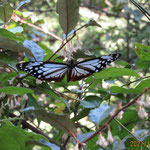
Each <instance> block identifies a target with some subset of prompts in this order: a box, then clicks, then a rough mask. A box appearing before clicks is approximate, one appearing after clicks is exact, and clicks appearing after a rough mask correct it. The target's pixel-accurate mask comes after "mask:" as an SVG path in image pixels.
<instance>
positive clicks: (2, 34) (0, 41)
mask: <svg viewBox="0 0 150 150" xmlns="http://www.w3.org/2000/svg"><path fill="white" fill-rule="evenodd" d="M22 42H23V40H22V39H20V38H18V37H16V35H15V34H13V33H12V32H10V31H8V30H5V29H0V47H1V48H3V49H4V50H12V51H15V52H25V53H27V54H29V55H31V56H33V54H32V52H31V51H30V50H29V49H27V48H25V47H24V46H23V45H22Z"/></svg>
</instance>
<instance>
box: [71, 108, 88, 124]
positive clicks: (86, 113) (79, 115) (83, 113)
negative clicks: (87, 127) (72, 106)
mask: <svg viewBox="0 0 150 150" xmlns="http://www.w3.org/2000/svg"><path fill="white" fill-rule="evenodd" d="M89 112H90V109H88V108H85V109H83V110H82V111H81V112H80V113H79V114H78V115H77V116H75V117H74V118H73V119H72V120H73V121H74V122H75V121H78V120H80V119H82V118H84V117H86V116H87V115H88V114H89Z"/></svg>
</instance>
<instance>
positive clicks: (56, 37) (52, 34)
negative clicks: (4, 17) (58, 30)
mask: <svg viewBox="0 0 150 150" xmlns="http://www.w3.org/2000/svg"><path fill="white" fill-rule="evenodd" d="M11 19H12V20H13V21H15V22H17V21H19V22H21V23H23V24H27V25H28V26H30V27H33V28H35V29H37V30H40V31H42V32H44V33H45V34H48V35H50V36H52V37H53V38H55V39H57V40H60V41H62V39H61V38H60V37H58V36H57V35H55V34H54V33H52V32H50V31H47V32H45V31H44V30H43V29H42V28H40V27H38V26H36V25H34V24H32V23H28V22H26V21H24V20H23V19H21V17H19V16H17V15H16V14H13V15H12V17H11Z"/></svg>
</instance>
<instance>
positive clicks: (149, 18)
mask: <svg viewBox="0 0 150 150" xmlns="http://www.w3.org/2000/svg"><path fill="white" fill-rule="evenodd" d="M130 2H131V3H132V4H134V5H135V6H136V7H137V8H138V9H139V10H140V11H141V12H142V13H143V14H144V15H145V16H146V17H147V19H148V20H149V21H150V14H149V13H148V12H147V11H146V10H145V9H144V8H143V7H142V6H141V5H140V4H138V3H137V2H135V1H134V0H130Z"/></svg>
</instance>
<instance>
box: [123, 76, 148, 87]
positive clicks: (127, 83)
mask: <svg viewBox="0 0 150 150" xmlns="http://www.w3.org/2000/svg"><path fill="white" fill-rule="evenodd" d="M146 78H150V76H146V77H143V78H140V79H137V80H134V81H131V82H129V83H127V84H124V85H122V86H121V87H124V86H127V85H130V84H132V83H134V82H138V81H141V80H143V79H146Z"/></svg>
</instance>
